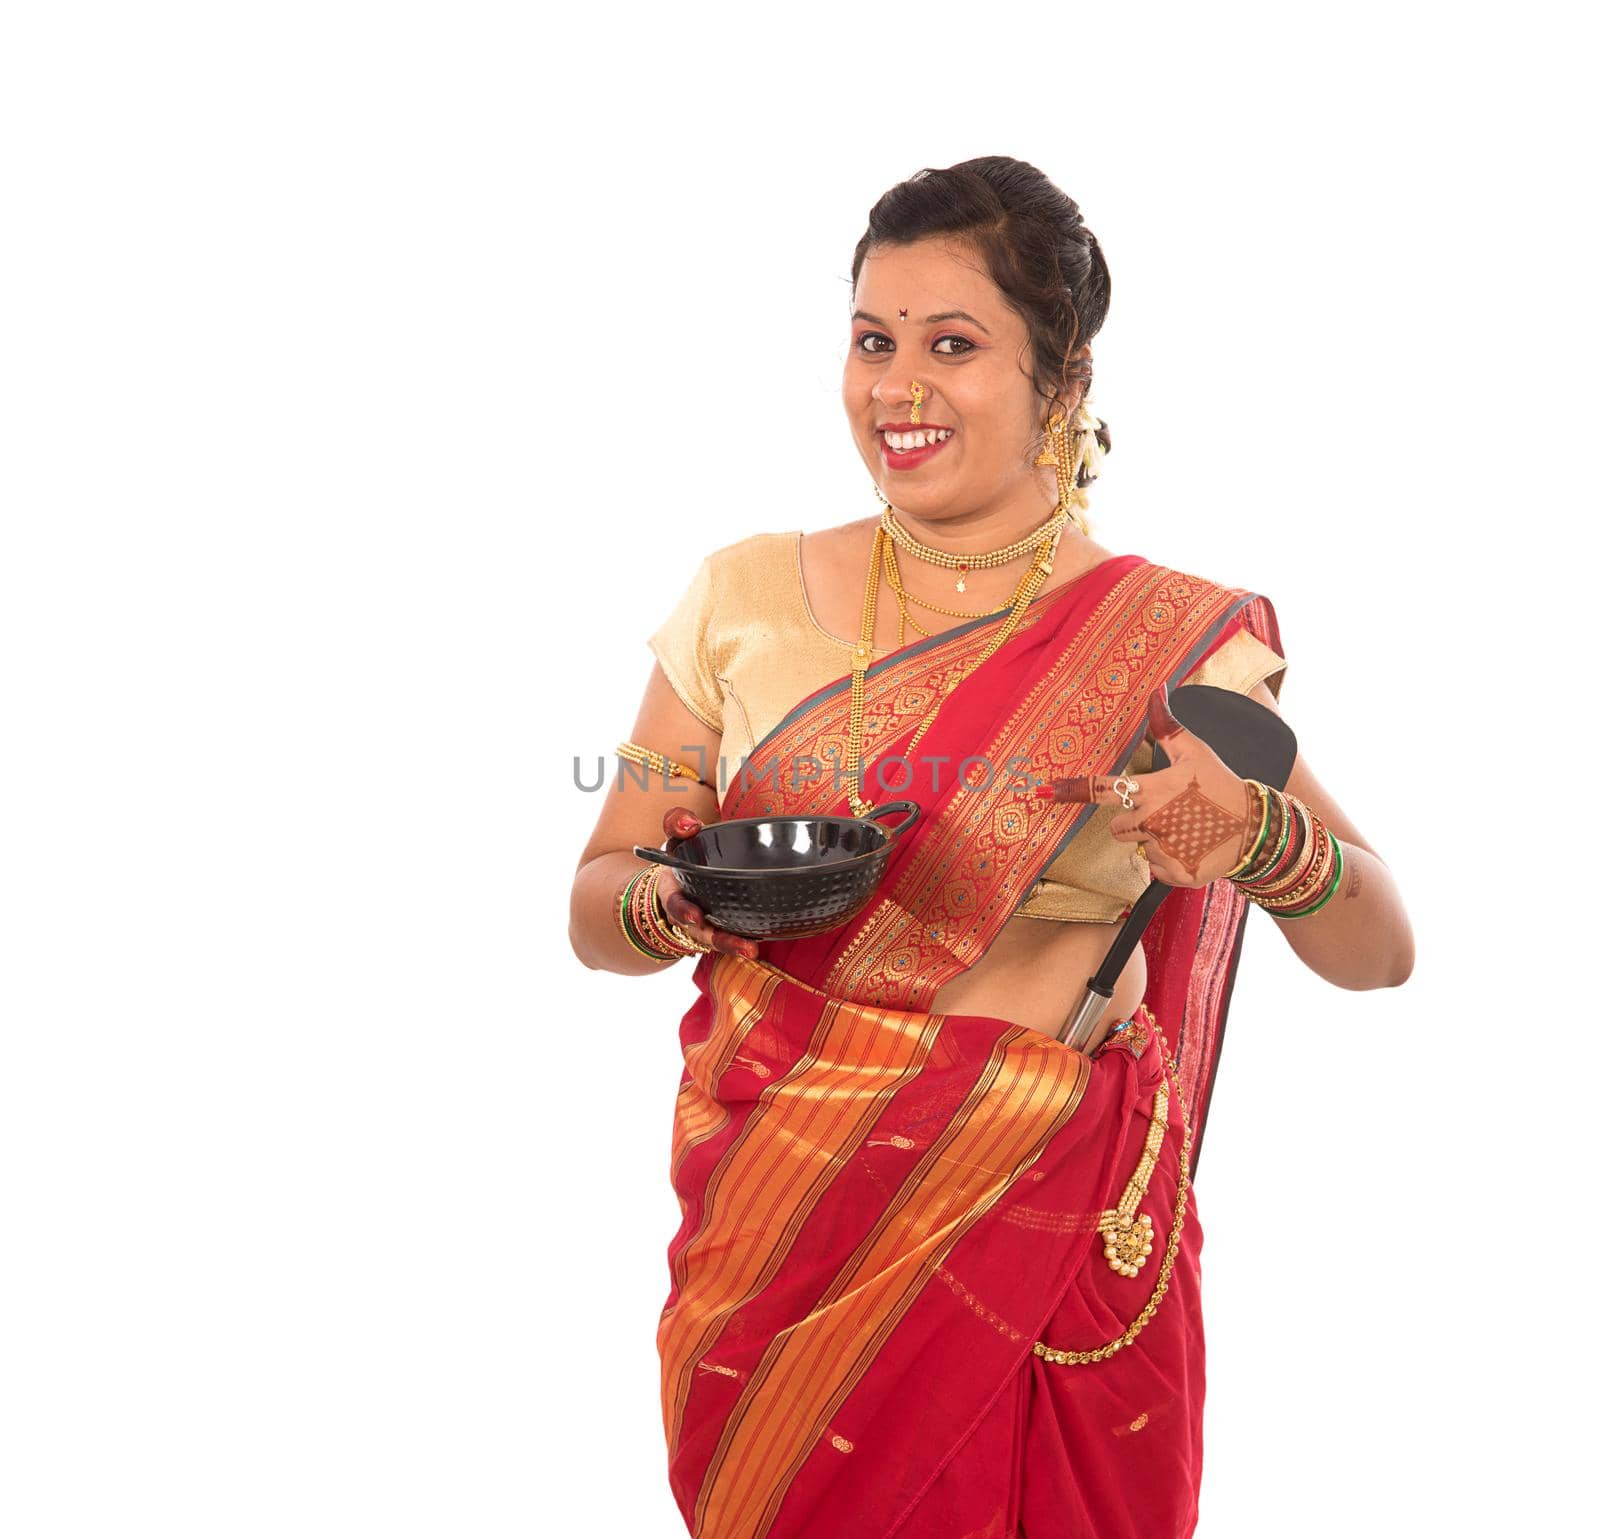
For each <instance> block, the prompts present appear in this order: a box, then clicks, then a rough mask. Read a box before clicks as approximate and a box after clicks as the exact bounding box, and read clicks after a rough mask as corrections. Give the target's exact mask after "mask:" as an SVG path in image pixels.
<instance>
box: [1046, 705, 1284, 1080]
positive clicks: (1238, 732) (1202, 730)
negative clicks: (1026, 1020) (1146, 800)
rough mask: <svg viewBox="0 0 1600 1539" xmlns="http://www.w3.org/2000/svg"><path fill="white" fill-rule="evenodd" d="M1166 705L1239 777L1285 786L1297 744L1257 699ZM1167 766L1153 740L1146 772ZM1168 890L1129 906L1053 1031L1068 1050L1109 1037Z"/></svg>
mask: <svg viewBox="0 0 1600 1539" xmlns="http://www.w3.org/2000/svg"><path fill="white" fill-rule="evenodd" d="M1167 705H1168V708H1169V709H1170V710H1171V712H1172V714H1173V715H1174V716H1176V717H1177V718H1178V720H1179V722H1181V723H1182V724H1183V725H1184V726H1185V727H1187V728H1188V729H1189V730H1190V731H1191V732H1192V733H1194V735H1195V736H1196V737H1197V738H1199V739H1200V740H1201V741H1202V742H1204V743H1206V744H1207V745H1208V746H1209V747H1210V748H1211V749H1212V751H1213V752H1215V754H1216V756H1217V757H1218V758H1219V759H1221V760H1222V762H1223V763H1224V764H1226V765H1227V766H1228V768H1229V769H1231V770H1232V771H1233V772H1234V774H1235V775H1238V776H1239V777H1240V778H1241V779H1246V780H1259V781H1260V782H1261V783H1262V785H1266V786H1272V787H1273V788H1274V789H1275V790H1279V791H1281V790H1282V789H1283V788H1284V786H1285V785H1286V784H1287V783H1288V780H1289V772H1290V771H1291V770H1292V769H1293V768H1294V761H1295V754H1296V753H1297V752H1298V746H1299V745H1298V743H1297V742H1296V740H1295V735H1294V731H1293V729H1291V728H1290V726H1289V724H1288V723H1287V722H1286V721H1284V719H1283V718H1282V717H1281V716H1279V715H1278V714H1277V713H1276V712H1275V711H1272V710H1270V709H1269V708H1268V707H1266V706H1264V705H1262V703H1261V702H1260V701H1259V700H1252V699H1251V698H1250V697H1249V695H1241V694H1239V693H1238V692H1237V691H1236V690H1231V689H1220V688H1218V687H1217V686H1216V685H1215V684H1182V685H1179V686H1178V688H1176V689H1172V690H1169V691H1168V692H1167ZM1171 763H1172V761H1171V760H1170V759H1169V758H1168V757H1167V756H1166V754H1165V753H1164V752H1163V751H1162V748H1161V744H1160V742H1159V741H1157V743H1156V745H1155V752H1154V754H1153V756H1152V768H1154V769H1158V770H1159V769H1167V768H1168V767H1169V766H1170V765H1171ZM1171 891H1172V887H1171V885H1170V884H1169V883H1167V882H1158V881H1154V880H1152V881H1151V883H1150V885H1149V886H1148V887H1147V888H1146V889H1145V890H1144V892H1143V894H1142V895H1141V896H1140V898H1139V901H1138V902H1137V903H1135V904H1134V905H1133V912H1132V913H1130V914H1129V915H1128V917H1127V918H1126V919H1125V920H1123V922H1122V928H1121V930H1119V931H1118V932H1117V938H1116V939H1115V940H1114V941H1113V942H1112V943H1111V949H1110V950H1109V951H1107V952H1106V955H1105V960H1104V961H1103V962H1101V964H1100V970H1099V971H1098V972H1097V973H1096V974H1095V975H1094V977H1092V978H1091V979H1090V980H1089V982H1088V984H1087V985H1086V986H1085V989H1084V994H1083V997H1082V998H1081V999H1080V1000H1079V1001H1078V1006H1077V1008H1076V1009H1075V1010H1074V1011H1073V1012H1072V1014H1071V1015H1070V1016H1068V1017H1067V1022H1066V1029H1065V1030H1064V1031H1059V1032H1057V1033H1056V1035H1057V1036H1058V1037H1059V1038H1060V1039H1061V1040H1062V1041H1063V1042H1065V1043H1066V1044H1067V1046H1068V1047H1075V1048H1077V1049H1078V1050H1079V1052H1083V1053H1093V1051H1094V1050H1095V1048H1097V1047H1099V1045H1100V1044H1101V1042H1103V1041H1104V1040H1105V1038H1106V1037H1107V1036H1109V1035H1110V1028H1111V1025H1112V1024H1114V1023H1112V1022H1107V1023H1106V1025H1105V1026H1104V1028H1102V1027H1101V1017H1102V1016H1103V1015H1104V1014H1105V1010H1106V1006H1107V1005H1108V1004H1110V1003H1111V995H1112V991H1113V990H1114V989H1115V988H1116V986H1117V979H1118V978H1120V977H1121V976H1122V969H1123V968H1124V967H1125V966H1126V965H1127V962H1128V958H1129V957H1131V956H1132V955H1133V948H1134V947H1135V946H1137V945H1138V944H1139V937H1140V936H1141V935H1143V934H1144V932H1145V930H1146V928H1147V927H1148V926H1149V924H1150V921H1151V920H1152V919H1154V918H1155V914H1156V910H1157V909H1158V908H1160V907H1161V904H1162V902H1163V900H1164V899H1165V898H1166V896H1167V894H1168V893H1170V892H1171Z"/></svg>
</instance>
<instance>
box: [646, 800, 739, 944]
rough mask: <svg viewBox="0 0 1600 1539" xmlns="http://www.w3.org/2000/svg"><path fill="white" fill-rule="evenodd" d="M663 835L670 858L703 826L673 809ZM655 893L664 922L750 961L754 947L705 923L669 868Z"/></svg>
mask: <svg viewBox="0 0 1600 1539" xmlns="http://www.w3.org/2000/svg"><path fill="white" fill-rule="evenodd" d="M661 827H662V829H663V831H664V832H665V833H666V835H667V842H666V850H667V852H668V854H670V853H671V852H672V851H673V850H675V849H676V848H677V847H678V845H679V844H681V843H682V842H683V841H684V840H685V839H692V838H693V837H694V836H695V835H696V834H697V833H699V832H700V830H701V829H702V828H704V827H705V824H704V823H702V822H701V821H700V819H699V818H697V817H696V816H695V815H694V813H692V812H690V811H689V809H688V808H687V807H673V808H670V809H669V810H668V811H667V813H666V814H665V815H664V816H663V817H662V819H661ZM656 891H657V892H658V893H659V894H660V895H661V906H662V908H664V909H665V910H666V911H667V918H668V919H670V920H672V921H673V923H674V924H679V925H682V926H683V928H684V929H685V930H687V931H688V933H689V934H690V935H692V936H693V937H694V938H695V939H696V940H697V941H700V942H701V943H702V944H704V945H707V946H710V947H712V948H714V949H715V950H717V951H731V952H732V953H733V954H734V955H735V956H741V957H752V958H753V957H754V956H755V955H756V953H757V949H758V947H757V943H756V942H755V941H753V940H751V939H750V938H749V937H748V936H745V935H735V934H734V933H733V932H732V931H731V930H719V929H717V928H716V927H715V926H714V925H708V924H707V923H706V916H705V915H704V914H703V913H702V912H701V911H700V906H699V905H698V904H697V903H696V902H695V901H694V899H693V898H691V897H690V896H689V894H688V893H686V892H685V891H684V890H683V888H682V887H681V886H680V885H679V884H678V875H677V873H676V872H675V871H674V870H672V868H671V867H670V866H662V867H661V868H660V875H659V876H657V878H656Z"/></svg>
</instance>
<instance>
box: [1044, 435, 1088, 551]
mask: <svg viewBox="0 0 1600 1539" xmlns="http://www.w3.org/2000/svg"><path fill="white" fill-rule="evenodd" d="M1050 440H1051V442H1050V447H1048V448H1046V449H1045V451H1044V453H1043V454H1041V455H1040V456H1039V458H1038V459H1036V460H1035V461H1034V464H1036V465H1054V466H1055V468H1056V491H1057V496H1058V498H1059V501H1060V505H1061V507H1062V508H1063V509H1065V511H1066V514H1067V516H1068V517H1069V518H1070V519H1071V520H1072V522H1073V523H1074V524H1076V525H1077V527H1078V532H1079V533H1080V534H1083V535H1087V534H1088V533H1089V526H1088V524H1087V523H1085V522H1084V518H1083V515H1082V514H1081V513H1080V512H1079V511H1078V509H1077V507H1076V506H1075V505H1074V504H1075V502H1076V501H1077V494H1078V485H1077V482H1078V457H1079V453H1080V451H1081V450H1082V447H1083V435H1082V434H1081V433H1073V432H1069V430H1068V427H1067V419H1066V418H1065V417H1064V416H1063V415H1062V414H1061V413H1060V412H1056V413H1055V414H1054V415H1053V416H1052V417H1051V418H1050Z"/></svg>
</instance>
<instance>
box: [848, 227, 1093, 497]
mask: <svg viewBox="0 0 1600 1539" xmlns="http://www.w3.org/2000/svg"><path fill="white" fill-rule="evenodd" d="M855 298H856V310H855V314H854V315H853V316H852V317H851V321H850V350H849V356H848V357H847V359H846V361H845V366H844V407H845V413H846V415H847V416H848V417H849V419H850V431H851V433H852V434H853V435H854V437H855V441H856V448H857V450H858V451H859V452H860V454H861V458H862V459H863V460H864V461H865V462H866V465H867V469H868V471H869V472H870V473H871V475H872V478H873V480H875V481H876V482H877V483H878V487H879V489H880V490H881V491H882V493H883V495H884V496H885V497H887V498H888V499H889V501H890V502H891V503H893V504H894V506H895V507H896V508H898V509H900V510H901V511H903V512H905V513H908V514H911V515H913V516H916V517H920V518H929V519H938V518H952V517H956V516H958V515H960V514H964V513H971V512H975V511H979V510H982V509H984V508H987V507H990V506H992V505H994V504H996V503H997V502H1005V501H1008V500H1010V499H1011V498H1014V497H1016V496H1017V495H1018V494H1019V493H1022V494H1025V495H1030V494H1031V492H1032V488H1034V487H1037V489H1038V494H1039V496H1040V497H1041V499H1045V498H1047V499H1048V500H1049V503H1050V504H1051V505H1052V506H1053V505H1054V502H1055V481H1054V471H1053V470H1049V469H1047V470H1045V471H1040V470H1037V469H1035V468H1034V466H1033V463H1032V462H1033V457H1034V454H1035V453H1037V447H1038V444H1039V442H1040V441H1041V440H1040V433H1041V431H1042V430H1043V428H1044V423H1045V405H1044V402H1043V401H1042V400H1041V399H1040V398H1039V396H1038V395H1037V393H1036V392H1035V390H1034V388H1033V385H1032V383H1031V382H1030V381H1029V378H1028V374H1027V372H1026V371H1027V366H1028V361H1029V360H1028V346H1029V344H1028V333H1027V328H1026V327H1025V326H1024V325H1023V323H1022V319H1021V317H1020V316H1018V315H1017V314H1016V312H1015V311H1014V310H1012V309H1011V307H1010V306H1009V305H1008V304H1007V303H1006V302H1005V300H1004V298H1003V296H1002V295H1001V293H1000V291H999V289H997V288H996V287H995V286H994V284H993V283H992V282H991V281H990V279H989V277H988V274H987V273H986V272H985V271H984V269H983V264H982V261H981V259H980V258H979V257H978V256H977V254H976V253H975V252H974V251H973V249H972V248H971V247H970V246H966V245H963V244H961V243H959V242H957V241H953V240H946V239H943V238H930V239H928V240H921V241H917V242H915V243H914V244H912V245H909V246H878V247H874V248H872V249H871V250H870V251H869V252H868V254H867V256H866V258H865V259H864V260H863V262H862V264H861V275H860V278H859V279H858V280H857V283H856V295H855ZM902 310H904V311H905V312H906V318H905V319H904V320H901V318H900V312H901V311H902ZM1084 352H1085V354H1086V353H1087V349H1085V350H1084ZM912 380H916V381H918V382H919V383H920V384H921V385H922V387H923V390H924V392H925V393H924V395H923V398H922V411H921V419H922V421H921V426H922V429H923V430H924V433H925V444H926V447H924V448H921V449H915V448H912V447H910V446H909V445H904V449H905V452H901V450H897V449H896V447H895V446H894V445H893V444H892V443H891V442H890V440H889V438H888V437H886V436H885V432H884V430H885V428H888V429H890V430H891V433H892V436H893V437H894V438H897V439H898V438H900V430H901V429H904V430H905V431H906V432H907V433H908V434H910V433H914V432H916V431H917V429H916V428H914V427H912V426H911V425H910V424H911V401H912V392H911V381H912ZM1075 402H1076V395H1074V397H1073V400H1072V401H1071V402H1069V403H1068V404H1069V405H1072V404H1075ZM941 429H944V430H948V436H945V435H944V434H943V433H941V432H939V430H941ZM936 436H937V437H938V438H939V439H940V440H941V441H939V442H934V439H935V437H936ZM902 442H903V441H902ZM1046 477H1049V478H1050V479H1049V483H1048V486H1047V485H1046Z"/></svg>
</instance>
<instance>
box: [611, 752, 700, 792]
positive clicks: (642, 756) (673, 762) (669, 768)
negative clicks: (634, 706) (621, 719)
mask: <svg viewBox="0 0 1600 1539" xmlns="http://www.w3.org/2000/svg"><path fill="white" fill-rule="evenodd" d="M617 757H618V758H619V759H626V760H628V761H629V763H631V764H640V765H643V766H644V768H645V769H648V770H655V771H656V773H657V774H658V775H660V776H661V777H662V779H663V780H665V779H667V778H668V777H669V776H671V777H675V778H677V779H679V780H692V781H694V782H695V784H696V785H702V786H705V787H706V788H707V789H708V790H711V791H715V790H716V789H717V788H716V787H715V786H714V785H712V784H711V782H710V781H709V780H703V779H701V777H700V776H699V775H697V774H696V773H695V772H694V770H692V769H691V768H690V767H689V766H688V765H687V764H683V763H681V762H680V761H679V760H677V759H669V758H668V757H667V756H666V755H665V754H664V753H657V752H656V750H655V749H653V748H646V747H645V746H644V745H643V744H642V743H631V742H625V743H618V744H617Z"/></svg>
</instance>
